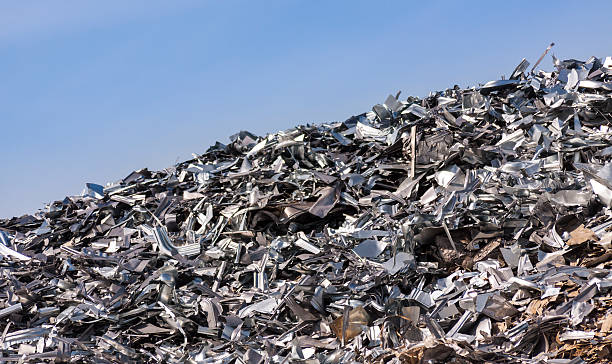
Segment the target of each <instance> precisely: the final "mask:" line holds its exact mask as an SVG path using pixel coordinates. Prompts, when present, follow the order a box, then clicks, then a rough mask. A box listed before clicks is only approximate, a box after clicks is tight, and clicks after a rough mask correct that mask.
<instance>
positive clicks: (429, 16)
mask: <svg viewBox="0 0 612 364" xmlns="http://www.w3.org/2000/svg"><path fill="white" fill-rule="evenodd" d="M491 3H496V4H497V5H491ZM611 13H612V2H611V1H590V2H588V6H587V5H583V4H581V3H578V2H575V1H573V2H570V1H555V2H548V1H529V2H527V1H525V2H521V1H512V2H491V1H482V2H463V1H460V2H459V1H419V2H408V1H384V2H383V1H376V2H375V1H371V2H365V1H354V0H353V1H291V0H285V1H261V2H259V1H258V2H256V1H231V0H229V1H216V2H212V1H187V0H186V1H156V0H148V1H139V0H133V1H129V2H126V1H114V0H105V1H84V0H79V1H76V0H75V1H62V0H55V1H42V0H41V1H14V2H9V1H5V2H0V55H1V56H0V76H1V78H0V80H1V82H2V86H1V87H0V123H1V124H0V125H1V126H2V128H1V129H0V133H1V134H0V135H1V139H0V165H1V166H2V169H1V174H0V217H8V216H13V215H21V214H23V213H33V212H35V211H36V210H37V209H39V208H42V207H43V206H44V203H46V202H50V201H54V200H61V199H62V198H63V197H64V196H66V195H75V194H79V193H80V191H81V190H82V189H83V187H84V186H85V183H86V182H94V183H100V184H104V183H106V182H109V181H115V180H118V179H120V178H122V177H124V176H126V175H127V174H129V173H130V172H131V171H132V170H134V169H139V168H142V167H149V168H153V169H161V168H164V167H167V166H170V165H173V164H174V163H176V162H178V161H181V160H184V159H187V158H189V157H190V155H191V153H202V152H204V151H205V150H206V149H207V147H208V146H209V145H211V144H213V143H214V142H215V141H216V140H219V141H221V142H227V138H228V136H229V135H231V134H233V133H234V132H236V131H239V130H241V129H245V130H249V131H251V132H254V133H256V134H260V135H263V134H265V133H267V132H274V131H276V130H279V129H286V128H289V127H291V126H294V125H297V124H300V123H306V122H325V121H335V120H344V119H346V118H347V117H350V116H351V115H354V114H358V113H361V112H363V111H366V110H369V109H370V107H371V106H372V105H373V104H375V103H379V102H382V101H383V100H384V99H385V97H386V96H387V95H388V94H389V93H395V92H397V91H398V90H402V96H403V97H405V96H408V95H416V96H424V95H426V94H427V93H428V92H429V91H430V90H440V89H445V88H447V87H452V86H453V85H455V84H458V85H460V86H468V85H474V84H477V83H478V82H486V81H488V80H491V79H498V78H499V77H500V76H501V75H506V76H508V75H509V74H510V73H511V72H512V70H513V68H514V67H515V66H516V65H517V64H518V63H519V62H520V60H521V59H522V58H523V57H525V58H527V59H528V60H530V61H531V63H532V64H533V63H534V62H535V60H537V58H538V57H539V56H540V54H541V53H542V51H543V50H544V49H545V48H546V46H547V45H548V44H549V43H550V42H555V43H556V46H555V47H554V48H553V53H554V54H555V55H557V56H558V57H560V58H577V59H586V58H588V57H589V56H591V55H595V56H598V57H603V56H606V55H611V54H612V42H611V41H610V28H609V25H610V21H609V14H611ZM542 66H543V67H544V68H548V69H550V68H551V59H550V57H547V58H546V59H545V60H544V61H543V63H542Z"/></svg>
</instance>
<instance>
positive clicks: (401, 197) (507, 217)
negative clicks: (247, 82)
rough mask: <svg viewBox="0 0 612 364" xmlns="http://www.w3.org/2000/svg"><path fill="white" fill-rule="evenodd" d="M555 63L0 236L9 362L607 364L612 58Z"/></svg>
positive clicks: (134, 177)
mask: <svg viewBox="0 0 612 364" xmlns="http://www.w3.org/2000/svg"><path fill="white" fill-rule="evenodd" d="M553 61H554V65H555V70H554V71H552V72H544V71H537V72H536V71H534V70H533V69H535V66H534V68H533V69H532V70H530V71H527V68H528V64H529V63H528V62H527V61H525V60H524V61H523V62H521V63H520V64H519V66H518V67H517V68H516V70H514V72H512V74H511V75H510V77H509V78H508V79H502V80H498V81H492V82H488V83H486V84H485V85H482V86H479V87H474V88H468V89H461V88H459V87H454V88H452V89H448V90H446V91H443V92H437V93H432V94H431V95H430V96H429V97H427V98H424V99H419V98H413V97H410V98H408V99H407V100H400V99H399V95H397V96H389V97H388V98H387V100H386V101H385V102H384V104H381V105H376V106H374V108H373V110H372V111H371V112H368V113H364V114H362V115H359V116H355V117H351V118H350V119H348V120H346V121H344V122H336V123H329V124H322V125H303V126H299V127H296V128H294V129H290V130H286V131H282V132H278V133H275V134H270V135H268V136H266V137H257V136H255V135H252V134H250V133H248V132H240V133H239V134H236V135H234V136H233V137H232V138H231V143H229V144H228V145H223V144H221V143H217V144H216V145H215V146H213V147H211V148H210V149H209V150H208V151H207V152H206V153H204V154H202V155H194V157H193V159H191V160H188V161H185V162H183V163H179V164H177V165H176V166H174V167H171V168H167V169H165V170H163V171H157V172H154V171H149V170H147V169H143V170H139V171H135V172H133V173H132V174H130V175H129V176H127V177H126V178H124V179H123V180H121V181H118V182H116V183H114V184H108V185H106V186H101V185H96V184H88V185H87V190H86V191H85V192H84V193H83V194H82V195H81V196H73V197H67V198H65V199H64V200H61V201H56V202H54V203H51V204H49V205H48V207H47V209H46V210H45V211H40V212H39V213H37V214H35V215H26V216H22V217H16V218H11V219H3V220H0V258H1V259H0V276H1V279H0V348H1V350H0V352H1V353H2V354H1V355H0V362H2V363H11V362H41V361H73V362H96V363H117V362H121V363H136V362H150V363H157V362H159V363H179V362H180V363H183V362H187V363H248V364H257V363H264V362H265V363H286V362H300V363H351V362H376V363H418V362H422V363H438V362H449V363H482V362H487V361H488V362H496V363H497V362H499V363H508V362H521V363H540V362H547V363H579V362H582V361H588V362H606V360H608V362H609V360H610V357H612V273H611V272H612V271H611V270H610V267H611V266H612V260H611V257H612V247H611V245H612V210H611V209H610V208H611V205H612V58H610V57H608V58H605V59H597V58H591V59H589V60H587V61H586V62H583V61H576V60H567V61H559V60H557V59H556V58H554V57H553ZM538 63H539V62H538ZM536 65H537V64H536ZM413 130H414V131H415V132H414V133H413ZM413 141H414V142H413ZM413 150H414V151H416V153H415V154H413ZM413 161H414V164H413ZM413 168H414V170H413Z"/></svg>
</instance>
